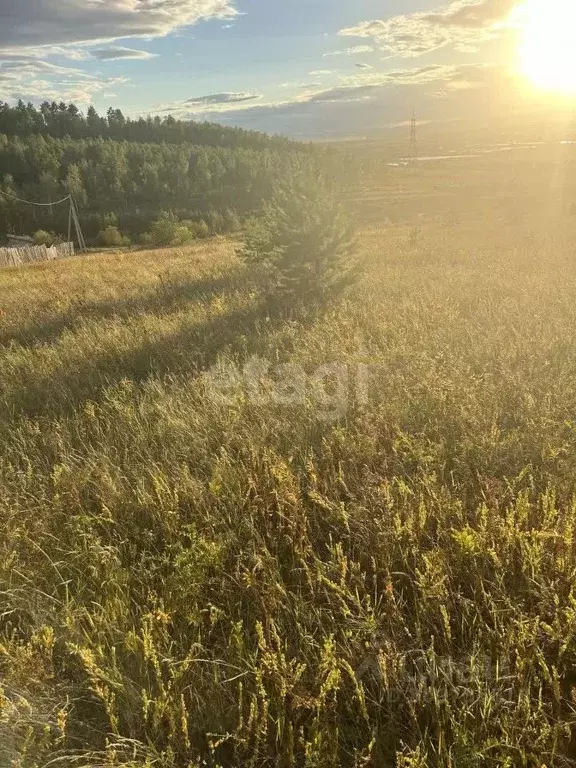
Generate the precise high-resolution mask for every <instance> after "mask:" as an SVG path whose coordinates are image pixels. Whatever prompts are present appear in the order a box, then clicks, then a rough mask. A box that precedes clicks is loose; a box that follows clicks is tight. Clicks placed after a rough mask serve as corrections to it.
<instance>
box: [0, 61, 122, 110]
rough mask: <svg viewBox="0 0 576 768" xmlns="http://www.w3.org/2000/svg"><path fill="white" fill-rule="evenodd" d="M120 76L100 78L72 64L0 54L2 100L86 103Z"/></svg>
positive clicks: (117, 83)
mask: <svg viewBox="0 0 576 768" xmlns="http://www.w3.org/2000/svg"><path fill="white" fill-rule="evenodd" d="M125 82H126V79H125V78H123V77H113V78H102V77H100V76H97V75H91V74H89V73H87V72H84V71H83V70H81V69H77V68H75V67H63V66H59V65H57V64H52V63H50V62H47V61H41V60H38V59H35V58H34V57H32V56H28V57H16V56H11V57H2V56H0V99H2V100H4V101H16V100H18V99H22V100H23V101H33V102H39V101H45V100H48V101H53V100H54V101H75V102H78V103H80V104H87V103H89V102H90V101H91V99H92V98H94V96H97V95H101V94H102V92H103V91H105V90H107V89H109V88H110V86H111V85H122V84H124V83H125Z"/></svg>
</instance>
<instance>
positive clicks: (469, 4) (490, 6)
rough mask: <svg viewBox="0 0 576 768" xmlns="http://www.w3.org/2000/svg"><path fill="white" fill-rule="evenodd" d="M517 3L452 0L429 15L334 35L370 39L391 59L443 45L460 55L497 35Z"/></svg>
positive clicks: (377, 22)
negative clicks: (457, 50) (458, 51)
mask: <svg viewBox="0 0 576 768" xmlns="http://www.w3.org/2000/svg"><path fill="white" fill-rule="evenodd" d="M520 2H521V0H456V1H455V2H451V3H449V4H448V5H446V6H444V7H442V8H440V9H439V10H438V11H436V12H433V13H412V14H405V15H399V16H393V17H392V18H390V19H386V20H373V21H364V22H361V23H360V24H358V25H356V26H355V27H348V28H346V29H342V30H340V32H339V33H338V34H339V35H340V36H342V37H360V38H367V39H372V40H373V41H374V43H375V44H376V45H378V47H379V48H380V49H381V50H383V51H386V52H387V53H388V54H389V55H391V56H398V57H404V58H410V57H418V56H422V55H423V54H426V53H430V52H432V51H434V50H436V49H438V48H443V47H444V46H447V45H453V46H456V47H458V48H459V49H460V50H461V51H465V50H467V49H468V50H475V48H476V46H477V44H478V43H479V42H482V41H484V40H488V39H490V38H491V37H494V36H495V35H497V34H498V33H499V32H500V30H501V28H502V26H504V24H505V22H506V20H507V19H508V17H509V16H510V14H511V13H512V12H513V10H514V9H515V8H516V7H517V6H518V5H519V4H520Z"/></svg>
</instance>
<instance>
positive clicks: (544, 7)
mask: <svg viewBox="0 0 576 768" xmlns="http://www.w3.org/2000/svg"><path fill="white" fill-rule="evenodd" d="M523 16H524V22H523V26H524V30H523V40H522V45H521V60H522V69H523V71H524V73H525V74H526V75H527V76H528V77H529V78H530V80H531V81H532V83H533V84H534V85H535V86H536V87H538V88H542V89H544V90H547V91H555V92H557V93H564V94H568V95H574V96H576V0H527V2H526V4H525V6H524V8H523Z"/></svg>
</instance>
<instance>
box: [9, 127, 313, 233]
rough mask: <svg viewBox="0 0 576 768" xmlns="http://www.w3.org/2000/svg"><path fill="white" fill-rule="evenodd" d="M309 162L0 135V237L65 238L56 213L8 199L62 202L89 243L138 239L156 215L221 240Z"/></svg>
mask: <svg viewBox="0 0 576 768" xmlns="http://www.w3.org/2000/svg"><path fill="white" fill-rule="evenodd" d="M315 162H316V160H315V159H314V157H313V156H312V155H311V154H310V153H309V152H307V151H306V150H305V148H303V149H302V151H300V152H294V151H293V150H290V151H288V152H286V151H281V150H278V149H276V148H265V149H249V148H246V147H236V148H230V147H212V146H197V145H192V144H186V143H182V144H167V143H138V142H127V141H111V140H109V139H103V138H97V139H72V138H69V137H67V138H63V139H56V138H53V137H50V136H42V135H30V136H26V137H20V136H7V135H3V134H0V232H4V233H17V234H33V233H35V232H37V231H38V230H48V231H55V232H57V233H60V234H65V233H66V231H67V227H68V210H67V207H66V206H65V205H64V206H54V207H50V206H49V207H44V208H38V207H34V206H29V205H24V204H22V203H20V202H17V201H15V200H14V199H13V197H19V198H23V199H25V200H31V201H36V202H41V203H51V202H56V201H58V200H60V199H62V198H63V197H65V196H66V195H68V194H73V195H74V198H75V200H76V203H77V206H78V209H79V213H80V219H81V222H82V226H83V228H84V230H85V236H86V238H87V239H88V241H89V242H90V241H92V242H96V241H97V240H98V237H99V235H100V234H101V233H102V232H103V231H105V230H106V229H107V228H109V227H117V228H118V229H119V230H120V231H121V232H122V233H123V234H124V235H128V236H129V237H130V238H132V239H134V238H136V239H139V238H140V237H141V235H142V233H144V232H146V231H148V230H149V229H150V227H151V225H152V224H153V222H155V221H156V220H157V219H158V217H159V216H160V215H161V214H162V213H163V212H164V213H170V214H172V216H173V217H174V218H176V219H178V220H183V221H190V222H193V223H196V224H199V225H200V227H201V230H200V231H205V230H207V231H208V232H224V231H227V230H229V229H231V228H234V226H235V225H236V222H237V221H238V219H243V218H245V217H246V216H249V215H250V214H252V213H254V212H255V211H257V210H259V209H260V207H261V206H262V203H263V201H264V200H265V199H267V198H268V197H269V196H270V194H271V192H272V190H273V188H274V185H275V184H276V183H277V182H278V180H280V179H282V178H285V177H286V176H288V175H292V174H293V173H295V172H296V173H297V172H298V169H299V168H302V169H304V168H308V167H309V166H310V164H314V163H315ZM2 193H7V194H2Z"/></svg>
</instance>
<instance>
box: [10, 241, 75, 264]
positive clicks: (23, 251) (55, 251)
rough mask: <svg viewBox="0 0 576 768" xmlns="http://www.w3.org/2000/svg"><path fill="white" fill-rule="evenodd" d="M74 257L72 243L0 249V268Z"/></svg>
mask: <svg viewBox="0 0 576 768" xmlns="http://www.w3.org/2000/svg"><path fill="white" fill-rule="evenodd" d="M69 256H74V243H61V244H60V245H53V246H52V247H50V248H47V247H46V246H45V245H31V246H27V247H26V248H0V267H21V266H22V265H23V264H31V263H33V262H37V261H52V260H53V259H64V258H67V257H69Z"/></svg>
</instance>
